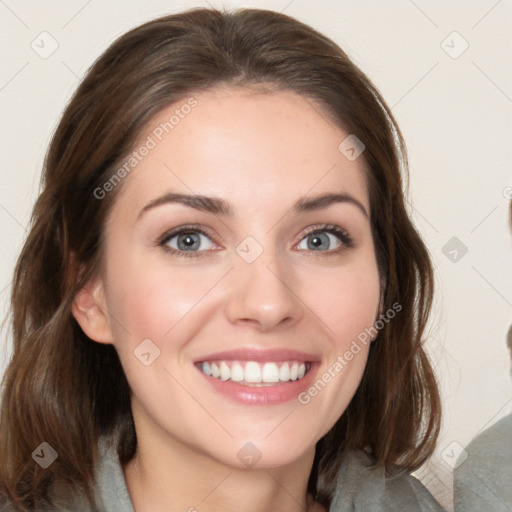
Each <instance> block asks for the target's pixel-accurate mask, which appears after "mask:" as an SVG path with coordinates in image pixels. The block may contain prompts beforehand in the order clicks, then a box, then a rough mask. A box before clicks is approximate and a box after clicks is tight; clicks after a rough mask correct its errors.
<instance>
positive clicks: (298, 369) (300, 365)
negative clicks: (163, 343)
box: [196, 359, 311, 387]
mask: <svg viewBox="0 0 512 512" xmlns="http://www.w3.org/2000/svg"><path fill="white" fill-rule="evenodd" d="M196 366H197V367H198V368H199V370H201V371H202V372H203V373H204V374H205V375H207V376H208V377H212V378H214V379H218V380H221V381H223V382H225V381H228V380H230V381H232V382H236V383H237V384H240V385H242V386H251V387H265V386H274V385H278V384H282V383H285V382H290V381H298V380H301V379H303V378H304V377H305V375H306V374H307V373H308V372H309V371H310V369H311V362H309V361H293V360H290V361H269V362H265V363H262V362H258V361H240V360H226V359H224V360H215V361H212V360H210V361H202V362H198V363H196Z"/></svg>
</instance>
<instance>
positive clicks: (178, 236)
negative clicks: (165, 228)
mask: <svg viewBox="0 0 512 512" xmlns="http://www.w3.org/2000/svg"><path fill="white" fill-rule="evenodd" d="M158 245H159V246H161V247H162V248H163V249H164V250H166V251H169V252H171V253H174V254H177V255H179V256H191V257H196V256H200V254H197V253H201V252H203V251H208V250H210V249H212V247H213V246H215V244H214V243H213V242H212V241H211V239H210V237H209V236H208V235H207V234H206V233H203V231H201V230H200V229H197V228H194V229H192V228H190V227H182V228H179V229H176V230H174V231H171V232H170V233H166V234H164V235H163V236H162V237H161V238H160V240H159V241H158Z"/></svg>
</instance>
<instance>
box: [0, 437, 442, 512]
mask: <svg viewBox="0 0 512 512" xmlns="http://www.w3.org/2000/svg"><path fill="white" fill-rule="evenodd" d="M99 446H100V454H101V459H100V463H99V466H98V469H97V473H96V493H97V498H98V500H97V501H98V506H99V507H100V508H99V509H98V510H94V511H92V510H91V509H90V507H88V506H87V504H86V503H85V502H83V501H79V500H77V501H76V503H75V504H74V505H73V506H72V507H71V508H69V507H68V508H66V507H62V506H61V507H59V506H56V507H53V509H52V510H55V511H58V512H135V511H134V509H133V505H132V502H131V500H130V495H129V493H128V489H127V487H126V482H125V479H124V474H123V470H122V467H121V464H120V463H119V460H118V457H117V454H116V452H115V449H114V448H113V447H109V445H108V444H107V443H104V442H100V445H99ZM369 463H370V458H369V456H368V455H367V454H365V453H364V452H362V451H361V452H352V453H350V454H348V455H347V458H346V459H345V462H344V464H343V466H342V468H341V470H340V472H339V474H338V480H337V488H336V494H335V496H334V499H333V500H332V504H331V507H330V509H329V511H330V512H355V511H360V512H374V511H390V512H391V511H392V512H400V511H402V512H416V511H421V512H423V511H428V512H442V511H443V509H442V508H441V507H440V505H439V504H438V503H437V502H436V501H435V499H434V498H433V497H432V495H431V494H430V493H429V492H428V491H427V490H426V489H425V487H423V485H422V484H421V483H420V482H419V481H418V480H417V479H416V478H414V477H413V476H411V475H410V474H409V473H407V472H402V473H400V474H396V475H394V476H393V477H392V478H385V477H384V470H383V469H378V468H374V469H371V468H369V467H368V465H369ZM0 510H2V511H4V512H8V511H9V509H8V508H4V507H3V506H2V507H0ZM273 512H274V511H273Z"/></svg>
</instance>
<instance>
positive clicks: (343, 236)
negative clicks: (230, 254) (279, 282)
mask: <svg viewBox="0 0 512 512" xmlns="http://www.w3.org/2000/svg"><path fill="white" fill-rule="evenodd" d="M182 233H200V234H202V235H204V236H206V237H208V238H210V240H212V242H214V243H216V242H215V240H213V239H212V236H211V235H209V234H208V233H207V232H206V231H205V230H203V229H202V228H201V227H200V226H197V225H185V226H180V227H179V228H175V229H172V230H170V231H167V232H166V233H164V234H163V235H162V236H160V237H159V238H158V239H157V240H156V242H155V245H156V246H158V247H161V248H162V249H163V250H164V251H165V252H168V253H170V254H174V255H176V256H183V257H185V258H198V257H200V256H201V253H203V252H206V251H179V250H176V249H174V248H172V247H169V246H168V245H167V243H168V242H169V240H172V239H173V238H174V237H175V236H177V235H181V234H182ZM317 233H330V234H332V235H334V236H336V237H337V238H338V239H339V241H340V242H341V243H342V245H341V247H339V248H338V249H334V250H329V251H311V252H318V253H320V255H326V256H328V255H333V254H340V253H341V252H343V251H345V250H346V249H349V248H351V247H354V245H355V244H354V241H353V239H352V237H351V236H350V235H349V234H348V233H347V231H345V230H344V229H342V228H340V227H339V226H336V225H335V224H321V225H317V226H312V227H311V228H308V229H307V230H306V232H305V233H304V235H303V237H302V238H301V239H300V241H299V243H300V242H302V240H304V238H306V237H307V236H310V235H313V234H317Z"/></svg>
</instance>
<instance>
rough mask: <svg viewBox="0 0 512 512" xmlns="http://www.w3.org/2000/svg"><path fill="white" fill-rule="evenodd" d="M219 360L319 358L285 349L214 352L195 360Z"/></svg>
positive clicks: (268, 360)
mask: <svg viewBox="0 0 512 512" xmlns="http://www.w3.org/2000/svg"><path fill="white" fill-rule="evenodd" d="M219 360H227V361H230V360H233V361H256V362H261V363H265V362H272V361H303V362H314V361H319V360H320V358H319V357H318V356H315V355H313V354H307V353H306V352H300V351H298V350H292V349H287V348H272V349H261V348H251V347H246V348H238V349H235V350H224V351H222V352H215V353H211V354H207V355H205V356H202V357H200V358H198V359H196V361H195V362H196V363H199V362H203V361H219Z"/></svg>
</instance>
